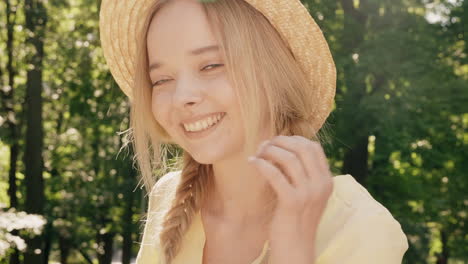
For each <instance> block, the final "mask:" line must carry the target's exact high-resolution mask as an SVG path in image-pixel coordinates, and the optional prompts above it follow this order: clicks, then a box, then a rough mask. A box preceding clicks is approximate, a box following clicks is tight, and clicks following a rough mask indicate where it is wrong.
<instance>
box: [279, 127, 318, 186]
mask: <svg viewBox="0 0 468 264" xmlns="http://www.w3.org/2000/svg"><path fill="white" fill-rule="evenodd" d="M270 142H271V143H270V144H273V145H275V146H279V147H281V148H284V149H286V150H288V151H290V152H294V153H295V154H296V155H297V156H298V157H299V160H300V161H301V163H302V166H303V167H304V170H305V172H306V177H307V178H308V179H312V178H314V177H313V175H314V174H316V173H317V170H318V168H317V167H316V163H315V161H316V159H317V157H316V155H315V151H314V149H313V146H312V141H311V140H309V139H307V138H304V137H301V136H276V137H274V138H272V139H271V140H270Z"/></svg>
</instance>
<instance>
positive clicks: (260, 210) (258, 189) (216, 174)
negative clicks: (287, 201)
mask: <svg viewBox="0 0 468 264" xmlns="http://www.w3.org/2000/svg"><path fill="white" fill-rule="evenodd" d="M247 156H248V155H246V154H242V155H238V156H236V157H233V158H230V159H225V160H223V161H222V162H219V163H216V164H213V185H212V187H213V188H212V189H211V190H210V191H209V193H208V195H207V197H206V198H207V199H206V200H205V201H206V202H205V203H204V209H203V210H204V211H205V210H206V211H205V212H206V213H207V214H208V215H210V216H212V217H215V218H218V219H219V220H221V221H224V222H229V223H232V224H236V225H237V224H239V225H243V224H249V225H251V224H255V223H259V224H261V223H265V221H267V220H268V219H269V214H270V212H271V211H272V210H271V206H272V201H273V198H274V193H273V190H272V188H271V186H270V184H269V183H268V182H267V180H266V179H265V178H264V177H262V176H261V175H259V174H258V172H257V171H256V169H255V168H254V167H253V166H252V165H251V164H250V163H248V162H247Z"/></svg>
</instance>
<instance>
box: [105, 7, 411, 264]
mask: <svg viewBox="0 0 468 264" xmlns="http://www.w3.org/2000/svg"><path fill="white" fill-rule="evenodd" d="M100 28H101V40H102V45H103V50H104V55H105V57H106V60H107V63H108V65H109V67H110V70H111V72H112V74H113V75H114V77H115V79H116V81H117V82H118V84H119V86H120V87H121V88H122V90H123V91H124V92H125V93H126V94H127V95H128V96H129V98H130V99H131V101H132V111H131V128H132V129H131V132H132V134H131V136H132V139H133V140H134V147H135V152H136V158H137V161H138V164H139V168H140V170H141V173H142V176H143V180H144V184H145V186H146V187H147V189H148V191H150V196H149V207H148V213H147V220H146V224H145V228H144V232H143V237H142V243H141V247H140V250H139V252H138V256H137V263H138V264H149V263H204V264H207V263H253V264H259V263H270V264H273V263H275V264H277V263H295V264H300V263H308V264H310V263H316V264H336V263H356V264H357V263H361V264H362V263H388V264H390V263H392V264H395V263H401V261H402V257H403V254H404V252H405V251H406V250H407V248H408V244H407V240H406V237H405V235H404V233H403V231H402V230H401V227H400V224H399V223H398V222H397V221H396V220H395V219H394V218H393V217H392V215H391V213H390V212H389V211H388V210H387V209H386V208H385V207H384V206H382V205H381V204H380V203H378V202H377V201H376V200H374V199H373V198H372V196H371V195H370V194H369V193H368V192H367V191H366V190H365V189H364V188H363V187H362V186H361V185H360V184H359V183H357V182H356V181H355V180H354V179H353V177H352V176H351V175H341V176H335V177H332V173H331V172H330V170H329V166H328V163H327V159H326V157H325V154H324V152H323V150H322V148H321V147H320V144H319V143H318V140H319V136H318V131H319V129H320V128H321V127H322V125H323V123H324V122H325V119H326V118H327V116H328V115H329V113H330V111H331V109H332V106H333V97H334V94H335V79H336V72H335V65H334V63H333V59H332V56H331V54H330V51H329V48H328V45H327V43H326V41H325V39H324V37H323V35H322V33H321V31H320V29H319V28H318V26H317V25H316V24H315V22H314V21H313V19H312V17H310V15H309V13H308V12H307V10H306V9H305V7H304V6H303V5H302V4H301V3H300V2H299V1H298V0H263V1H260V0H215V1H203V2H199V1H197V0H161V1H158V0H139V1H135V0H133V1H132V0H119V1H115V0H107V1H106V0H104V1H103V2H102V6H101V19H100ZM172 145H178V146H180V148H181V149H183V160H182V162H181V163H180V166H181V169H180V170H178V169H173V170H172V171H170V172H168V173H166V174H165V175H164V176H162V178H160V179H159V180H158V181H157V183H156V184H154V183H153V175H154V171H155V169H159V170H161V169H166V168H165V167H164V164H166V162H165V161H164V157H166V153H165V152H166V151H167V150H168V146H172Z"/></svg>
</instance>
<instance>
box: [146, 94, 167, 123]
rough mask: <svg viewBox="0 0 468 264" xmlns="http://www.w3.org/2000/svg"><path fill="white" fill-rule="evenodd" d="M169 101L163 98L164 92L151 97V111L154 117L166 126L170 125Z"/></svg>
mask: <svg viewBox="0 0 468 264" xmlns="http://www.w3.org/2000/svg"><path fill="white" fill-rule="evenodd" d="M169 102H170V101H168V100H167V99H166V100H165V99H164V98H163V95H162V94H158V95H157V96H156V95H155V93H153V95H152V99H151V111H152V113H153V117H154V118H155V119H156V121H157V122H158V123H159V124H160V125H161V126H163V127H164V128H167V125H168V120H169V119H168V118H169V116H168V113H169Z"/></svg>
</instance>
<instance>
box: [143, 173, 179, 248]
mask: <svg viewBox="0 0 468 264" xmlns="http://www.w3.org/2000/svg"><path fill="white" fill-rule="evenodd" d="M180 174H181V171H172V172H169V173H167V174H165V175H163V176H162V177H160V178H159V180H158V181H157V182H156V183H155V184H154V186H153V187H152V188H151V192H150V193H149V197H148V210H147V213H146V215H145V216H146V219H145V220H143V222H144V223H145V227H144V231H143V242H145V243H146V244H154V243H155V242H156V243H157V242H158V241H157V240H158V235H159V232H160V231H161V224H162V222H163V219H164V216H165V214H166V213H167V212H168V211H169V209H170V206H171V203H172V200H173V199H174V197H175V193H176V192H175V191H176V189H177V185H178V183H179V180H180Z"/></svg>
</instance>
